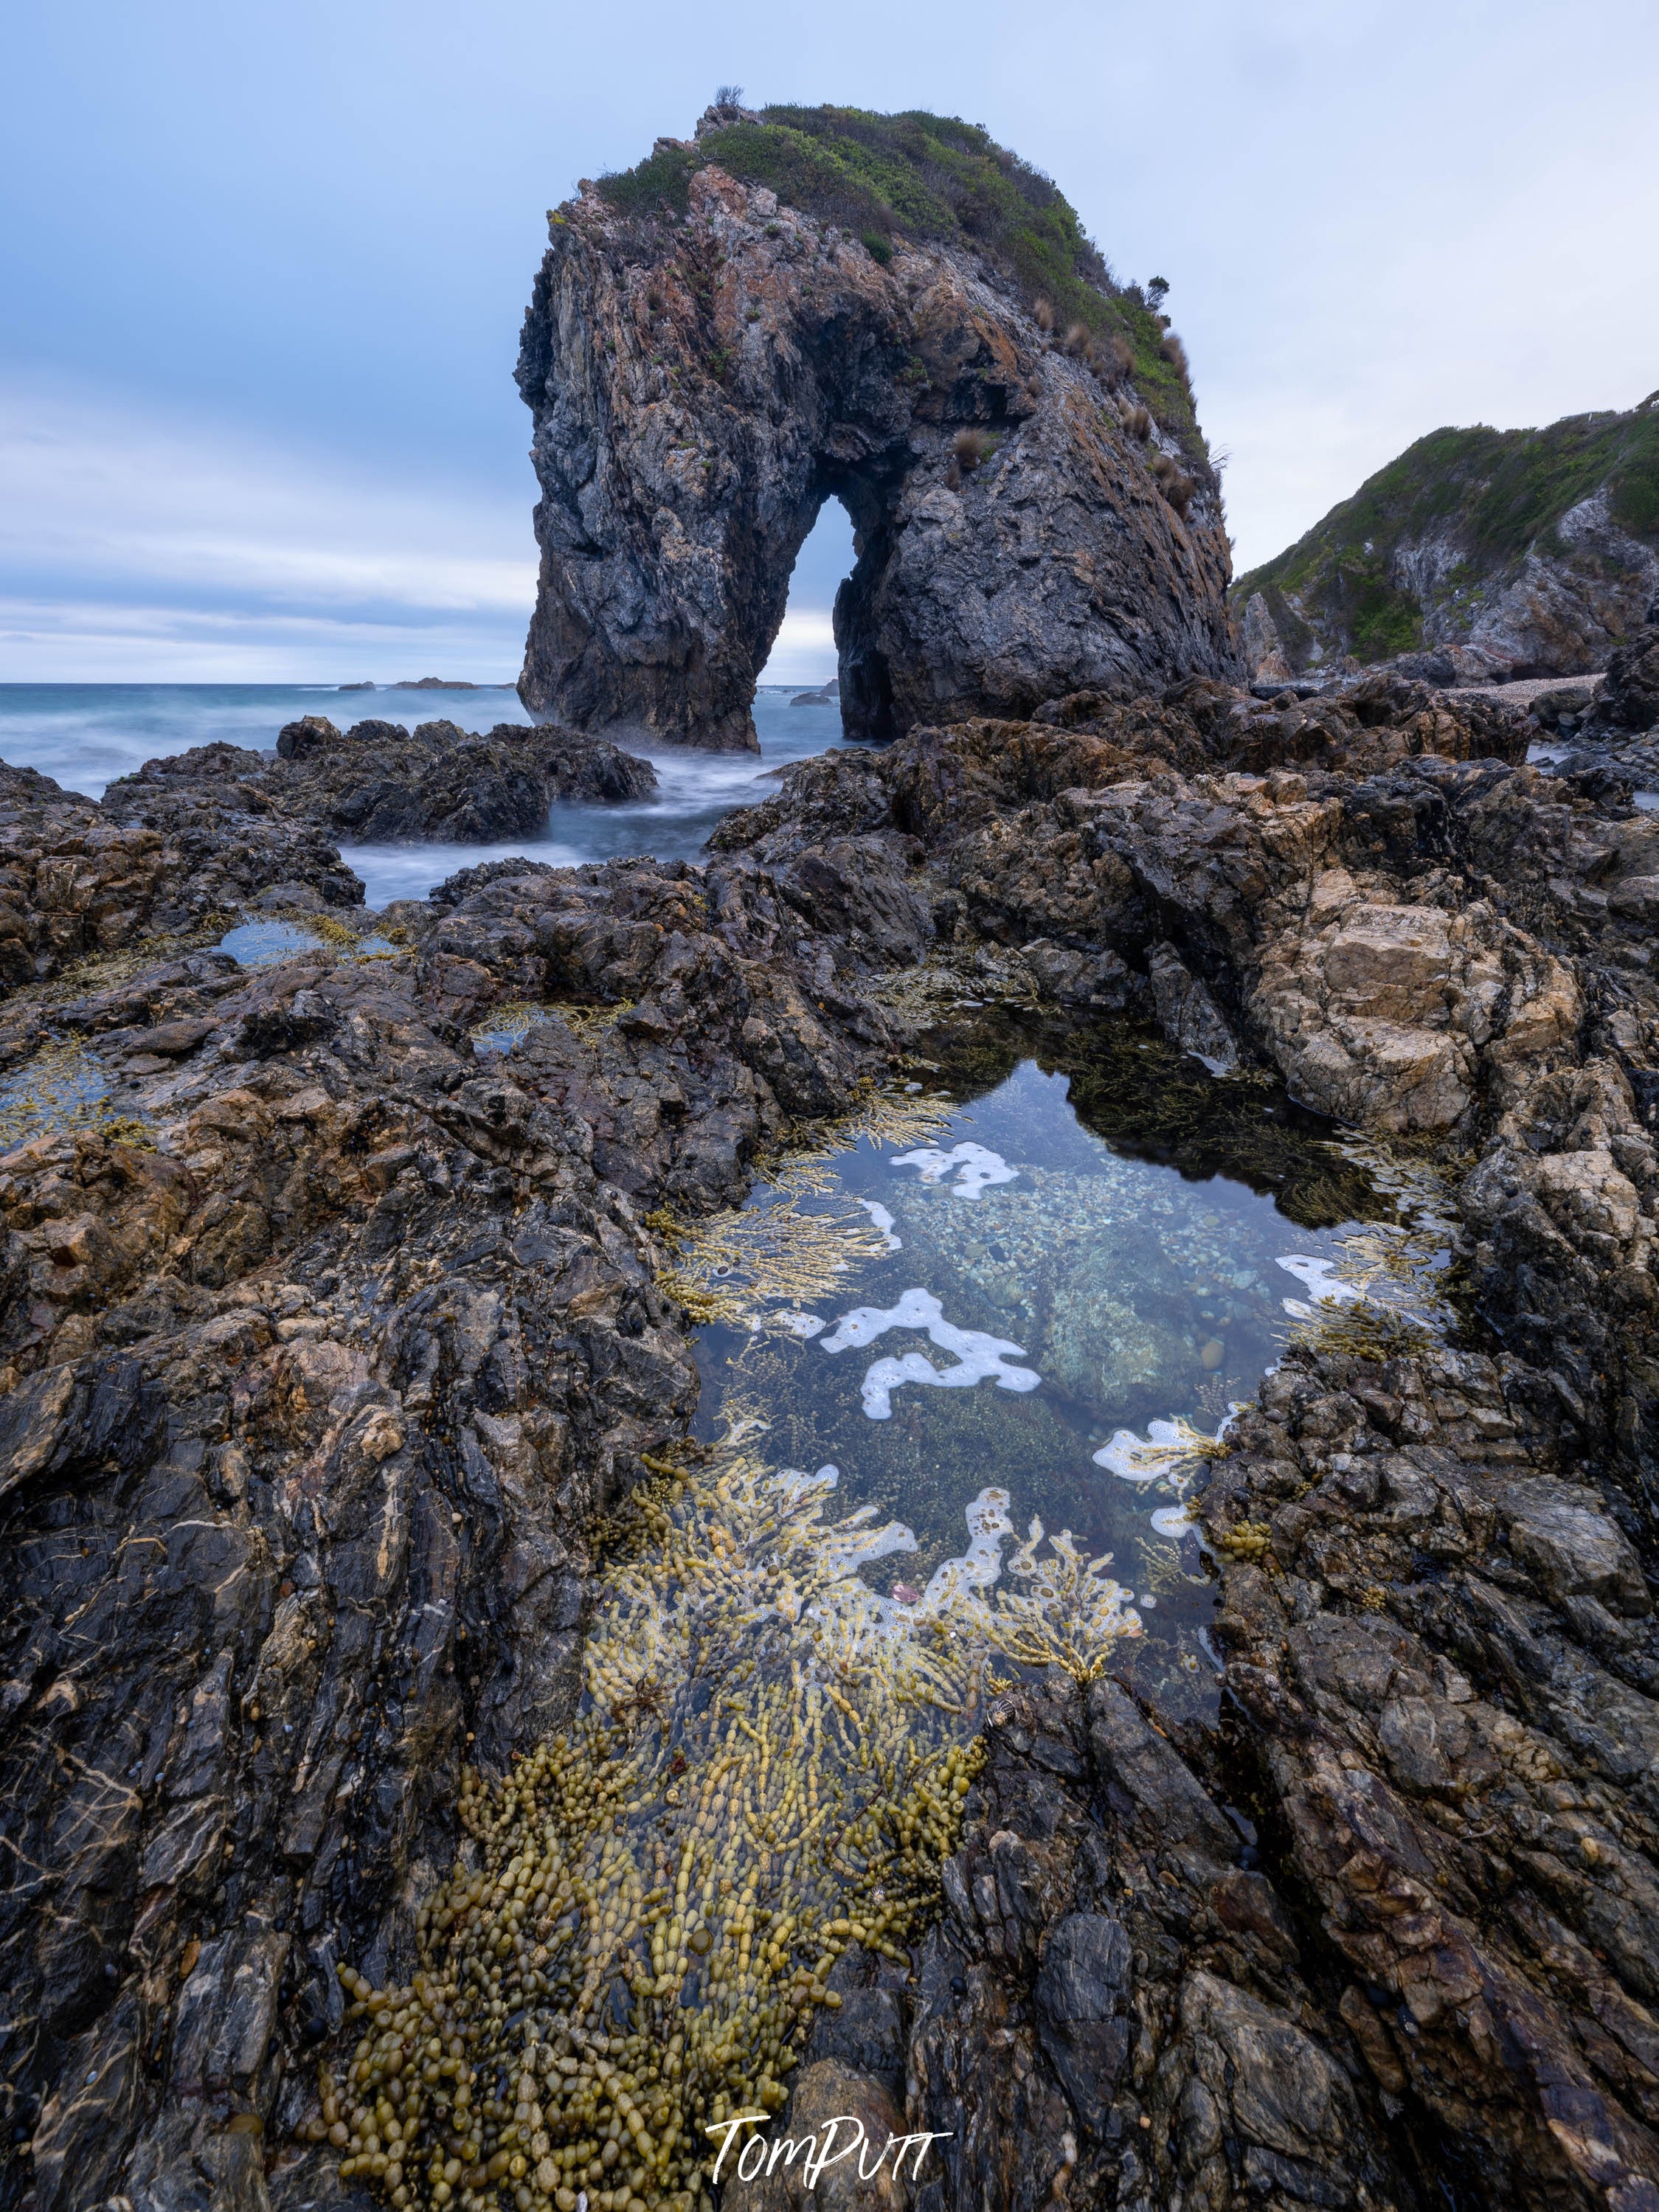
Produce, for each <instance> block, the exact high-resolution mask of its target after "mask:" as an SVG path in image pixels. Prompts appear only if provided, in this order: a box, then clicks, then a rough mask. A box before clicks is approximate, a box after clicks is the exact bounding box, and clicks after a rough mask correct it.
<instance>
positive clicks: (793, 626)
mask: <svg viewBox="0 0 1659 2212" xmlns="http://www.w3.org/2000/svg"><path fill="white" fill-rule="evenodd" d="M835 672H836V634H835V631H834V630H833V629H831V627H830V623H829V611H828V610H827V609H819V608H817V607H793V606H792V607H791V608H790V610H789V611H788V613H787V615H785V617H784V618H783V626H782V628H781V629H780V630H779V632H778V635H777V640H776V642H775V644H774V646H773V647H772V655H771V658H770V659H769V660H768V662H767V664H766V666H765V667H764V669H763V671H761V679H760V680H761V682H762V683H763V684H823V683H825V682H827V681H828V680H829V678H830V677H832V676H833V675H834V674H835Z"/></svg>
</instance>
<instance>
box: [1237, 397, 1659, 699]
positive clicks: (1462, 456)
mask: <svg viewBox="0 0 1659 2212" xmlns="http://www.w3.org/2000/svg"><path fill="white" fill-rule="evenodd" d="M1598 491H1601V492H1604V493H1605V495H1606V498H1607V513H1608V515H1609V518H1610V520H1611V521H1612V523H1613V525H1614V526H1615V527H1616V528H1618V529H1620V530H1621V531H1624V532H1628V533H1629V534H1630V535H1631V536H1632V537H1633V538H1638V539H1642V540H1644V541H1646V542H1647V543H1648V544H1659V393H1655V394H1653V395H1652V396H1650V398H1647V399H1645V400H1644V402H1643V403H1642V404H1641V405H1640V406H1639V407H1637V408H1634V409H1632V410H1631V411H1630V412H1629V413H1628V414H1617V413H1602V414H1595V415H1574V416H1568V417H1566V418H1565V420H1564V421H1562V422H1553V423H1551V424H1549V425H1548V426H1547V428H1543V429H1539V430H1493V429H1490V428H1487V427H1486V426H1485V425H1484V424H1482V425H1478V426H1476V427H1475V428H1472V429H1462V430H1459V429H1442V430H1433V431H1431V432H1430V434H1429V435H1428V436H1427V437H1425V438H1419V440H1418V441H1417V443H1416V444H1415V445H1414V446H1410V447H1407V450H1406V451H1405V452H1404V453H1401V455H1400V456H1399V458H1398V459H1395V460H1392V461H1390V462H1389V465H1388V466H1387V467H1386V468H1383V469H1379V470H1378V471H1377V472H1376V475H1375V476H1374V477H1370V478H1368V479H1367V481H1366V482H1365V483H1363V484H1362V485H1361V486H1360V488H1359V489H1358V491H1357V492H1356V493H1355V494H1354V495H1353V497H1352V499H1348V500H1345V501H1343V502H1342V503H1341V505H1340V506H1339V507H1333V508H1332V509H1331V512H1330V513H1328V515H1326V517H1325V518H1324V520H1322V521H1321V522H1318V523H1316V525H1315V526H1314V527H1313V528H1312V529H1311V530H1310V531H1309V532H1308V533H1307V535H1306V536H1305V537H1304V538H1299V539H1298V540H1297V543H1296V544H1294V545H1292V546H1291V547H1289V548H1288V549H1287V550H1285V552H1283V553H1281V554H1279V556H1278V557H1277V558H1276V559H1275V560H1272V561H1269V562H1265V563H1264V564H1263V565H1262V566H1261V568H1253V569H1252V570H1251V571H1250V572H1249V574H1248V575H1244V576H1241V577H1240V578H1239V579H1238V580H1237V583H1236V584H1235V585H1234V586H1233V590H1232V597H1233V600H1234V604H1235V605H1237V606H1238V607H1239V608H1241V609H1243V607H1244V606H1245V605H1248V603H1249V600H1250V599H1251V597H1252V596H1253V595H1254V594H1255V592H1261V594H1262V596H1263V597H1264V598H1265V599H1266V600H1267V605H1268V607H1269V610H1270V611H1271V612H1272V614H1273V619H1274V621H1275V623H1277V624H1278V627H1279V635H1280V637H1281V639H1282V640H1283V641H1284V644H1285V651H1286V653H1287V654H1288V655H1289V657H1290V659H1291V662H1292V664H1293V665H1297V666H1305V665H1308V662H1309V660H1310V658H1312V657H1313V656H1312V647H1313V646H1314V644H1315V642H1316V641H1317V642H1318V643H1319V644H1320V645H1321V646H1322V648H1323V656H1324V657H1325V658H1326V659H1335V658H1340V656H1341V655H1343V654H1345V653H1347V654H1352V656H1353V657H1354V658H1355V659H1358V660H1361V661H1374V660H1382V659H1389V657H1390V656H1392V655H1394V654H1395V653H1407V652H1411V651H1413V650H1415V649H1417V648H1418V647H1421V646H1422V645H1423V644H1424V643H1425V617H1431V616H1437V617H1438V619H1437V621H1431V623H1429V624H1428V628H1429V629H1430V630H1431V632H1434V633H1437V635H1439V636H1440V637H1442V638H1445V637H1452V636H1455V635H1456V634H1457V633H1458V631H1459V630H1460V629H1467V624H1468V620H1469V619H1472V618H1473V617H1474V615H1475V614H1476V613H1477V612H1478V611H1480V608H1481V607H1482V606H1484V605H1486V604H1488V603H1489V602H1490V600H1491V599H1492V597H1493V596H1494V594H1495V593H1496V592H1498V591H1501V590H1502V588H1503V587H1504V585H1506V584H1507V583H1508V582H1510V580H1512V579H1513V578H1514V576H1515V575H1516V573H1517V572H1518V571H1519V569H1520V568H1521V566H1522V562H1524V561H1525V559H1526V556H1527V555H1528V553H1529V552H1534V551H1536V552H1537V553H1539V554H1540V555H1541V556H1544V557H1546V558H1548V559H1553V560H1562V561H1568V560H1577V561H1580V562H1583V561H1589V560H1594V559H1595V558H1596V557H1598V556H1595V554H1594V553H1583V554H1578V553H1576V552H1575V550H1574V549H1573V548H1572V547H1571V546H1570V545H1568V544H1567V543H1566V542H1565V540H1564V539H1563V538H1561V536H1560V533H1559V525H1560V523H1561V520H1562V518H1563V517H1564V516H1565V515H1566V514H1567V513H1569V511H1570V510H1571V508H1573V507H1577V506H1578V505H1579V504H1580V503H1581V502H1582V501H1585V500H1587V499H1589V498H1590V497H1591V496H1592V495H1594V494H1595V493H1596V492H1598ZM1435 542H1437V543H1439V544H1450V545H1451V546H1453V547H1454V548H1455V550H1456V551H1457V553H1458V556H1459V557H1458V558H1457V559H1456V560H1455V562H1453V563H1452V564H1450V565H1449V566H1447V565H1445V564H1444V563H1443V562H1442V563H1441V564H1439V568H1438V581H1437V585H1436V586H1435V589H1434V595H1433V604H1432V605H1431V606H1429V607H1425V605H1423V604H1421V603H1420V601H1419V597H1418V596H1417V593H1416V592H1413V590H1412V589H1411V588H1410V587H1409V586H1408V585H1407V583H1406V582H1404V581H1403V580H1402V577H1403V575H1404V574H1405V572H1406V570H1407V560H1406V558H1404V557H1402V556H1409V555H1410V554H1411V552H1412V551H1413V549H1415V548H1416V547H1419V546H1421V545H1423V544H1426V543H1435ZM1419 565H1420V564H1419ZM1460 608H1466V609H1467V610H1468V615H1467V617H1466V618H1465V619H1464V620H1463V621H1462V622H1460V621H1459V619H1458V614H1457V611H1458V610H1459V609H1460ZM1426 641H1428V642H1433V641H1434V638H1433V636H1431V637H1429V638H1428V639H1427V640H1426Z"/></svg>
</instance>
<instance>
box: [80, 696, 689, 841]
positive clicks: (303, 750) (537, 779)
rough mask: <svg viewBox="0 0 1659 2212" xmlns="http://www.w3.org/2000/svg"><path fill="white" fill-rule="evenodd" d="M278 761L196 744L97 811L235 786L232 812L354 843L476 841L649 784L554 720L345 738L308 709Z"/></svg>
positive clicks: (623, 760)
mask: <svg viewBox="0 0 1659 2212" xmlns="http://www.w3.org/2000/svg"><path fill="white" fill-rule="evenodd" d="M276 756H277V757H276V759H275V760H272V759H271V758H270V756H269V755H268V754H265V753H257V752H251V751H249V750H246V748H244V747H242V746H239V745H229V744H210V745H194V746H192V747H191V750H189V751H188V752H184V753H177V754H173V755H172V756H170V757H167V758H166V759H162V760H153V761H147V762H146V763H144V765H143V768H142V769H139V770H138V771H137V774H136V775H129V776H123V777H122V778H121V779H120V781H118V782H117V783H113V784H112V785H111V786H110V788H109V791H108V792H107V793H106V799H105V804H106V806H107V807H108V808H109V809H110V810H111V811H112V812H115V813H118V814H119V815H120V816H121V817H122V818H124V819H128V820H136V819H140V818H143V819H152V818H154V817H157V816H158V815H159V814H166V813H167V812H168V811H171V810H176V808H177V807H178V806H179V805H180V804H183V805H193V804H196V803H198V802H199V801H200V800H201V799H203V798H204V797H207V796H213V797H216V798H223V797H224V796H225V795H226V794H227V793H230V792H233V791H234V793H235V794H236V800H235V803H236V804H237V805H240V806H243V807H246V808H248V809H250V810H252V811H258V812H268V813H273V814H277V815H280V816H283V817H286V818H288V819H289V820H294V821H302V822H307V823H315V824H316V825H317V826H318V827H319V828H320V829H327V830H328V831H329V832H330V833H331V835H333V836H337V837H341V838H344V839H348V840H349V841H350V842H354V843H357V844H380V843H395V842H401V841H426V840H435V841H437V842H445V843H455V844H481V843H487V842H490V841H491V840H493V839H496V838H501V837H532V836H538V835H539V834H540V833H541V831H542V830H543V829H544V828H545V826H546V823H547V816H548V810H549V808H550V807H551V806H552V805H554V804H555V803H556V801H559V800H567V801H577V802H581V803H586V804H587V805H617V804H620V803H622V802H623V801H626V800H628V799H644V798H647V797H649V795H650V793H652V792H653V791H654V790H655V789H656V787H657V772H656V770H655V769H653V767H652V765H651V763H650V762H649V761H644V760H640V759H637V758H635V756H634V755H633V754H631V753H624V752H621V751H619V750H617V747H616V746H615V745H611V744H606V743H605V741H604V740H603V739H602V738H585V737H580V736H578V735H576V734H574V732H571V731H569V730H561V729H557V728H556V727H554V726H552V725H551V724H544V725H542V726H539V727H536V728H526V726H524V725H523V724H521V723H518V722H502V723H501V724H499V725H498V726H496V727H495V729H493V730H491V731H490V732H488V734H487V735H482V736H481V735H478V734H477V733H476V732H469V731H466V730H462V729H458V728H457V727H456V726H455V724H454V723H453V722H422V724H421V725H420V726H418V728H416V730H415V732H413V734H412V735H411V734H410V732H409V731H408V730H406V729H405V728H404V726H403V725H402V724H401V723H398V722H382V721H366V722H358V723H356V724H355V725H354V726H353V727H352V728H351V729H350V730H349V731H347V732H340V731H339V730H337V729H336V727H335V726H334V725H333V723H332V722H330V721H326V720H324V719H323V717H322V716H320V715H316V714H308V715H307V716H305V717H304V719H303V720H300V721H297V722H289V724H288V725H287V726H285V727H284V728H283V731H282V732H281V733H280V735H279V736H278V738H277V740H276ZM158 826H159V823H158Z"/></svg>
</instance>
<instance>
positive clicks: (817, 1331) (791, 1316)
mask: <svg viewBox="0 0 1659 2212" xmlns="http://www.w3.org/2000/svg"><path fill="white" fill-rule="evenodd" d="M750 1327H751V1328H781V1329H783V1330H785V1331H786V1332H787V1334H789V1335H790V1336H804V1337H805V1338H807V1339H808V1340H811V1338H813V1337H815V1336H822V1335H823V1332H824V1330H825V1329H826V1328H829V1322H827V1321H825V1320H824V1318H823V1315H822V1314H810V1313H797V1312H796V1311H795V1310H794V1309H793V1307H788V1306H781V1307H780V1308H779V1310H778V1311H777V1312H776V1313H769V1314H757V1315H755V1316H753V1318H752V1320H751V1322H750Z"/></svg>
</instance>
